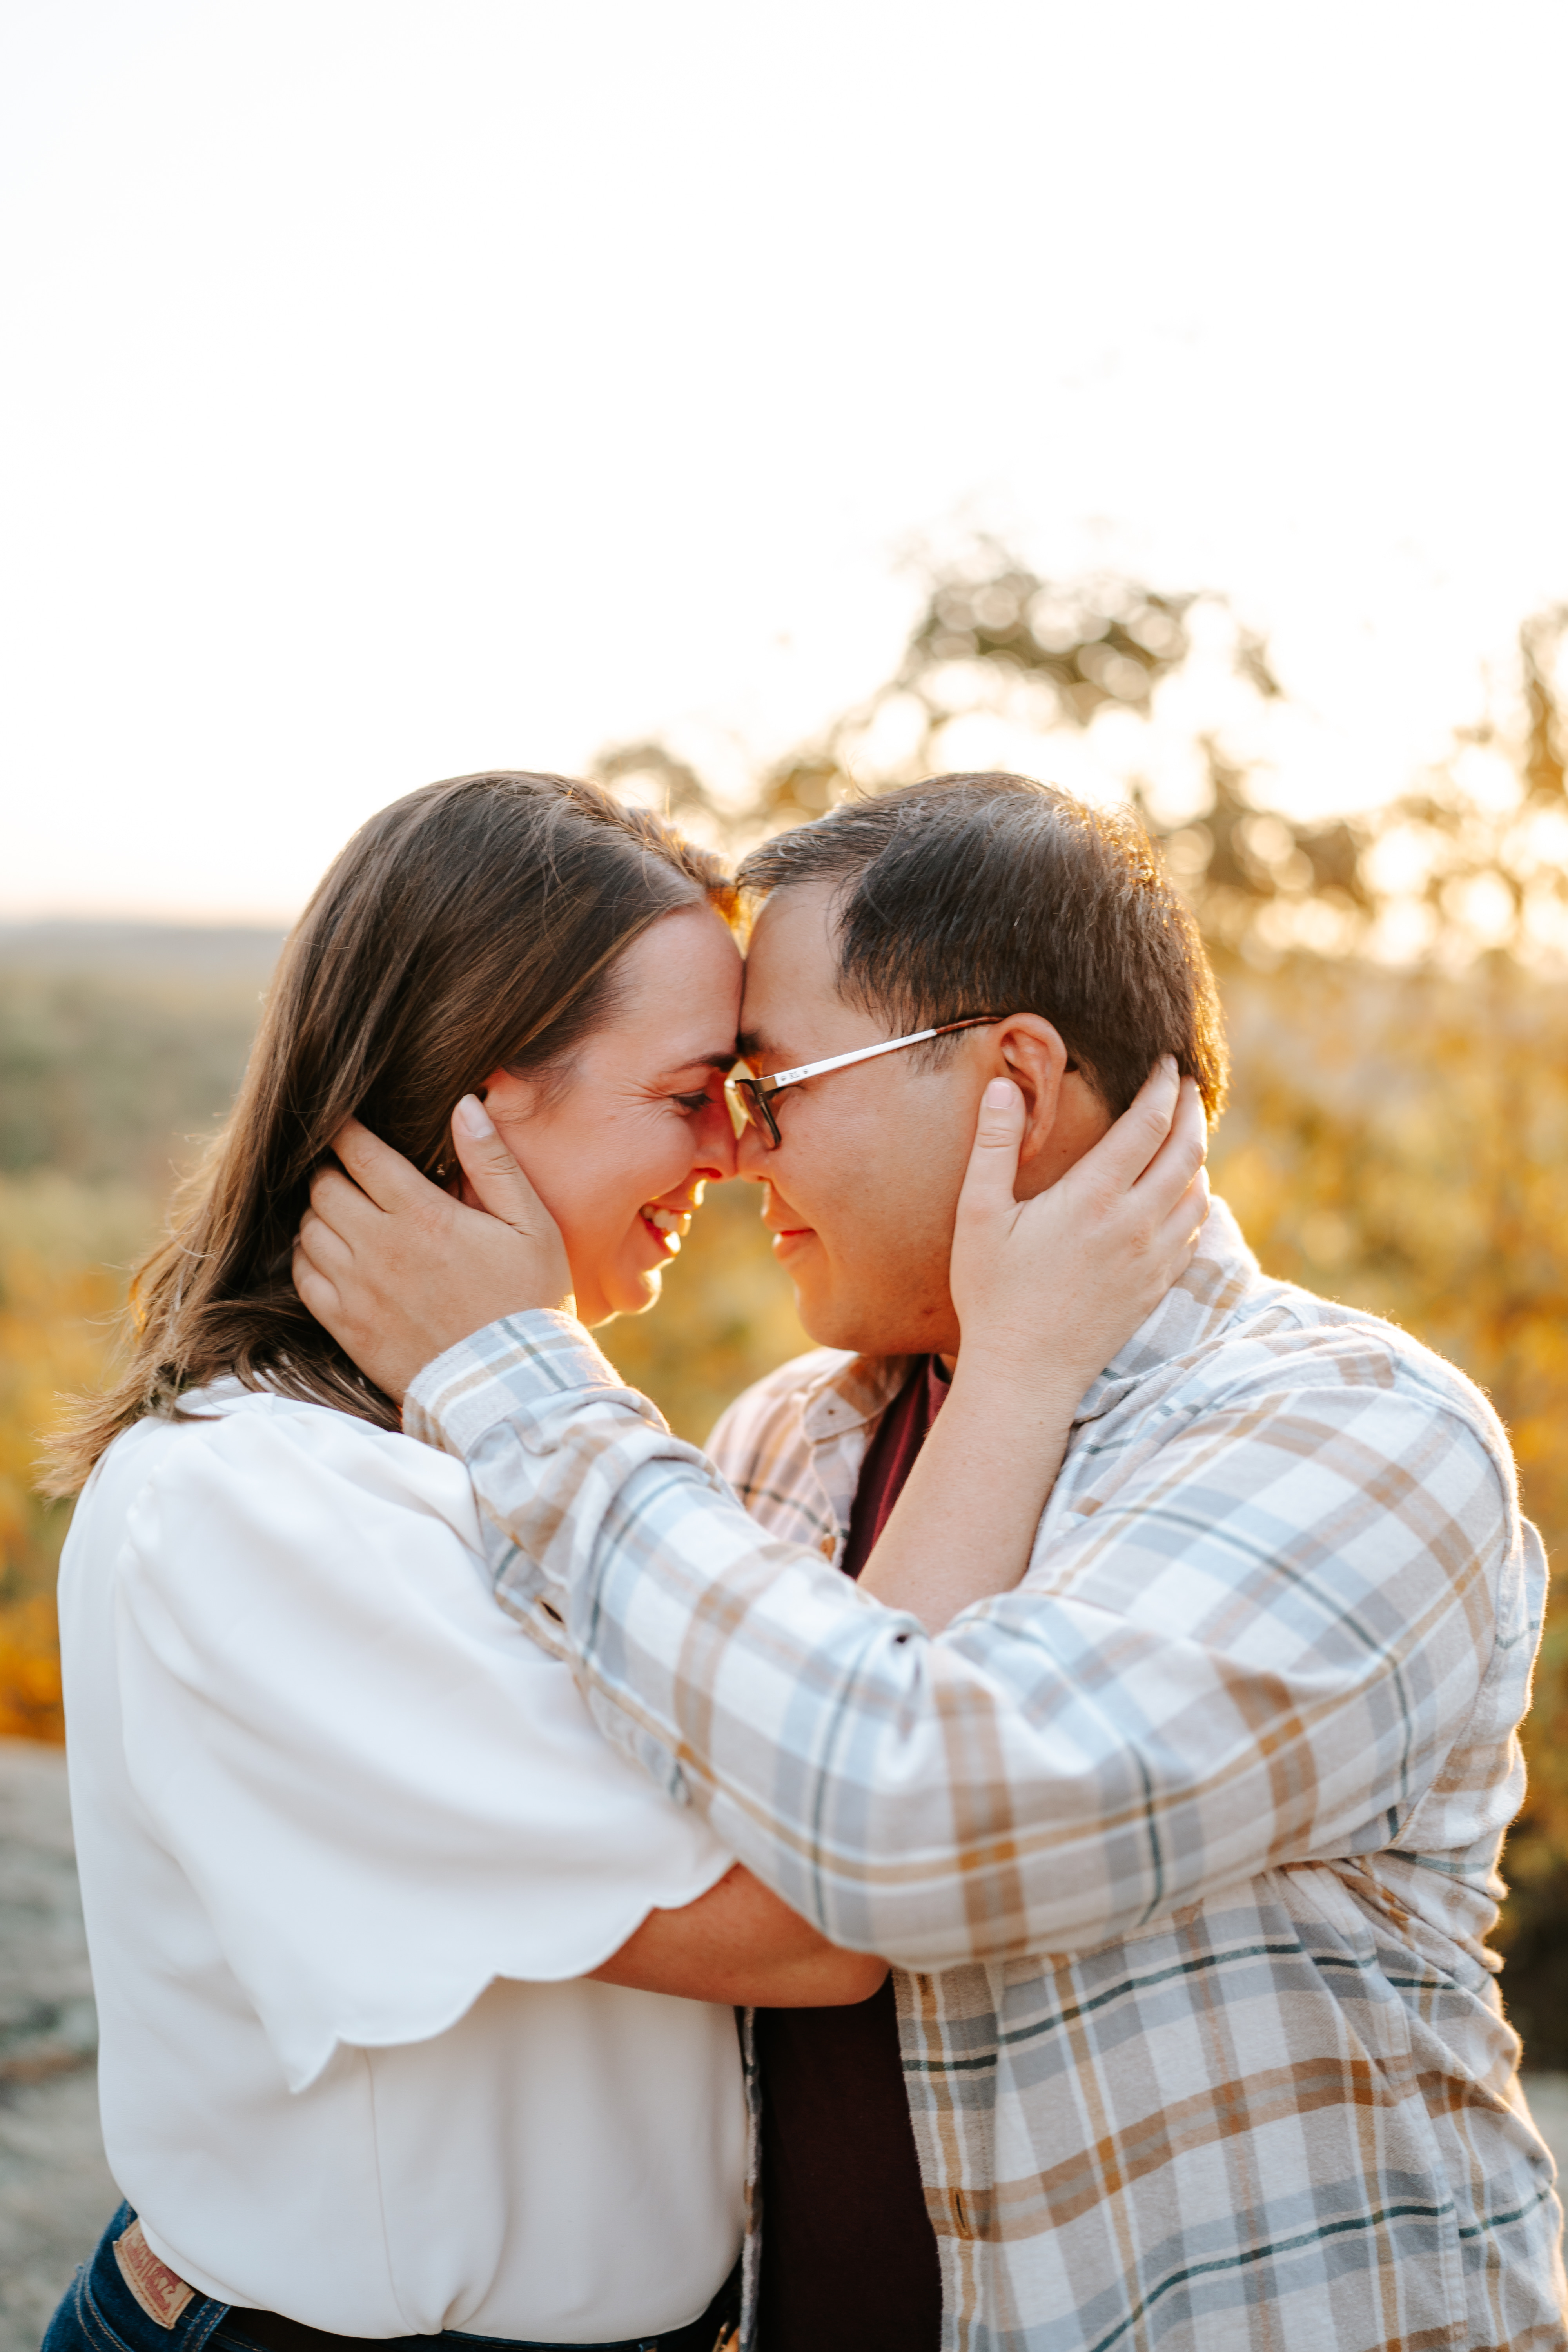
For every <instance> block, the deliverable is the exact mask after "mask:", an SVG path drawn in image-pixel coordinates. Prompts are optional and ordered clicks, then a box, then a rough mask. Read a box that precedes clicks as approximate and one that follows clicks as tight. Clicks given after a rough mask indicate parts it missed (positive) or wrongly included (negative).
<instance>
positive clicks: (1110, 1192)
mask: <svg viewBox="0 0 1568 2352" xmlns="http://www.w3.org/2000/svg"><path fill="white" fill-rule="evenodd" d="M1181 1088H1182V1080H1181V1079H1180V1077H1179V1076H1177V1072H1176V1064H1175V1060H1174V1057H1173V1055H1169V1054H1163V1055H1161V1057H1160V1059H1159V1060H1158V1061H1157V1062H1156V1063H1155V1065H1154V1066H1153V1068H1152V1070H1151V1071H1150V1073H1149V1075H1148V1076H1147V1077H1146V1078H1145V1079H1144V1081H1143V1083H1142V1086H1141V1087H1139V1089H1138V1092H1137V1093H1136V1094H1135V1095H1134V1096H1133V1097H1132V1100H1131V1103H1130V1104H1129V1105H1128V1107H1127V1108H1126V1109H1125V1110H1124V1111H1123V1112H1122V1114H1121V1118H1119V1119H1117V1120H1116V1121H1115V1122H1114V1123H1113V1125H1111V1126H1110V1128H1108V1129H1107V1130H1106V1132H1105V1133H1104V1134H1103V1135H1102V1136H1101V1137H1100V1141H1099V1142H1098V1143H1097V1144H1096V1145H1095V1146H1094V1148H1093V1149H1092V1150H1089V1151H1086V1152H1085V1154H1084V1156H1083V1158H1082V1159H1081V1160H1079V1161H1078V1162H1077V1164H1076V1165H1075V1166H1074V1167H1072V1168H1069V1169H1068V1172H1067V1175H1066V1176H1065V1177H1064V1178H1063V1180H1062V1181H1063V1182H1064V1183H1068V1184H1071V1185H1072V1186H1073V1187H1074V1190H1075V1191H1099V1190H1100V1189H1101V1188H1103V1190H1104V1192H1105V1193H1106V1195H1107V1196H1108V1198H1110V1199H1118V1198H1120V1197H1121V1196H1122V1195H1123V1194H1125V1193H1127V1192H1131V1189H1132V1187H1133V1186H1134V1185H1135V1184H1136V1183H1137V1181H1138V1179H1139V1178H1140V1177H1141V1176H1142V1174H1143V1173H1144V1171H1145V1170H1146V1169H1148V1168H1149V1167H1150V1166H1151V1164H1152V1162H1153V1160H1155V1159H1156V1158H1157V1157H1158V1155H1159V1153H1160V1151H1161V1150H1162V1149H1163V1146H1164V1144H1165V1143H1166V1141H1167V1139H1169V1136H1170V1132H1171V1126H1172V1121H1173V1119H1174V1118H1175V1116H1176V1110H1177V1106H1178V1104H1179V1102H1180V1100H1181Z"/></svg>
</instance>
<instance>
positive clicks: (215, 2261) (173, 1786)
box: [60, 1381, 745, 2343]
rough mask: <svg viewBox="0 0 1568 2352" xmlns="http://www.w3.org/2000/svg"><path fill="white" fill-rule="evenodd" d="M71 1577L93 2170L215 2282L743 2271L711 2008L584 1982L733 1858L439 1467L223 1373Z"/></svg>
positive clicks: (325, 2293) (111, 1470) (473, 2284)
mask: <svg viewBox="0 0 1568 2352" xmlns="http://www.w3.org/2000/svg"><path fill="white" fill-rule="evenodd" d="M184 1410H185V1411H186V1412H200V1413H203V1414H205V1415H206V1416H208V1417H207V1418H205V1419H202V1420H195V1421H193V1420H186V1419H182V1420H180V1421H177V1422H171V1421H167V1420H148V1421H145V1422H142V1423H140V1424H139V1425H138V1426H137V1427H136V1428H134V1429H132V1430H130V1431H128V1432H127V1433H125V1435H123V1436H122V1437H121V1438H120V1439H119V1440H117V1442H116V1443H115V1444H113V1445H112V1446H111V1447H110V1450H109V1453H108V1454H106V1456H105V1458H104V1460H103V1461H102V1462H101V1463H100V1465H99V1468H98V1470H97V1472H96V1473H95V1474H94V1476H93V1478H92V1480H91V1481H90V1483H89V1486H88V1488H87V1491H86V1493H85V1495H84V1496H83V1497H82V1500H81V1502H80V1503H79V1506H78V1508H77V1514H76V1518H75V1522H74V1524H73V1527H72V1528H71V1533H70V1538H69V1541H68V1546H67V1549H66V1556H65V1560H64V1564H63V1568H62V1573H61V1587H60V1614H61V1645H62V1652H63V1656H64V1669H65V1680H66V1706H67V1721H68V1756H69V1767H70V1785H71V1801H72V1810H73V1813H74V1817H75V1823H76V1835H77V1843H78V1850H79V1860H80V1868H81V1881H82V1896H83V1904H84V1907H85V1910H86V1915H87V1926H88V1936H89V1946H90V1949H91V1955H92V1965H93V1976H94V1981H95V1984H96V1987H97V1992H98V2000H99V2008H100V2021H101V2032H102V2050H101V2057H100V2098H101V2104H102V2112H103V2127H104V2142H105V2147H106V2149H107V2152H108V2157H109V2163H110V2170H111V2171H112V2172H113V2174H114V2177H115V2179H116V2180H117V2181H118V2182H119V2184H120V2187H121V2190H122V2191H123V2192H124V2194H125V2196H126V2197H127V2198H129V2200H131V2203H132V2205H133V2206H134V2207H135V2209H136V2210H137V2211H138V2212H139V2213H140V2215H141V2216H142V2224H143V2228H144V2230H145V2232H146V2236H147V2240H148V2242H149V2244H150V2245H151V2246H152V2248H153V2252H155V2253H157V2254H158V2255H159V2256H160V2257H161V2258H162V2259H163V2261H164V2262H166V2263H169V2264H170V2265H171V2266H172V2267H173V2268H174V2270H176V2271H177V2272H178V2273H180V2275H181V2276H182V2277H183V2278H185V2279H188V2280H189V2281H190V2282H191V2284H193V2285H194V2286H195V2287H196V2288H197V2289H198V2291H199V2292H200V2293H202V2294H211V2295H216V2296H218V2297H220V2298H221V2299H222V2300H223V2301H225V2302H228V2303H235V2304H240V2305H251V2306H253V2307H258V2308H261V2309H266V2310H273V2311H280V2312H283V2313H286V2314H287V2315H289V2317H290V2318H293V2319H297V2320H300V2321H303V2322H305V2323H306V2324H307V2325H309V2326H314V2327H320V2328H326V2329H330V2330H331V2331H333V2332H335V2333H338V2334H342V2335H356V2336H405V2335H411V2334H434V2333H437V2332H438V2331H440V2330H441V2329H443V2328H458V2329H463V2330H467V2331H468V2332H470V2333H473V2334H478V2335H488V2336H510V2337H522V2338H528V2337H533V2338H544V2339H546V2340H550V2341H553V2342H557V2343H572V2342H582V2343H592V2342H596V2341H603V2340H605V2338H606V2337H610V2338H613V2337H616V2336H629V2335H633V2334H638V2333H642V2332H645V2331H648V2330H658V2329H660V2328H667V2327H675V2326H680V2325H683V2324H684V2323H685V2322H686V2321H688V2320H690V2319H692V2318H695V2317H696V2316H697V2315H698V2314H699V2313H700V2311H701V2310H702V2309H703V2308H704V2307H705V2305H707V2304H708V2302H709V2301H710V2298H711V2296H712V2295H713V2294H714V2293H715V2292H716V2291H717V2289H718V2287H719V2286H720V2285H721V2283H722V2281H723V2279H724V2277H725V2275H726V2273H728V2271H729V2270H730V2267H731V2263H733V2261H734V2258H735V2254H736V2252H737V2249H738V2246H739V2243H740V2239H741V2231H742V2195H743V2174H744V2161H745V2148H744V2138H745V2116H744V2102H743V2096H742V2083H741V2074H740V2063H739V2053H738V2048H737V2042H736V2033H735V2022H734V2015H733V2012H732V2011H731V2010H730V2009H728V2008H719V2007H715V2006H713V2005H711V2004H709V2003H706V2002H700V2001H690V2000H673V1999H669V1998H668V1997H666V1996H663V1995H660V1994H657V1993H646V1992H635V1991H630V1990H625V1989H623V1988H621V1987H617V1986H612V1985H602V1984H594V1983H588V1982H585V1981H583V1979H584V1971H585V1970H587V1969H593V1968H596V1967H597V1966H598V1965H599V1964H600V1962H601V1961H603V1960H605V1959H606V1958H608V1957H609V1955H610V1954H611V1953H612V1952H614V1951H616V1949H618V1948H619V1947H620V1945H621V1944H623V1943H624V1942H625V1941H626V1937H628V1936H629V1935H630V1934H631V1933H632V1932H633V1930H634V1929H635V1928H636V1927H637V1926H638V1925H639V1923H640V1922H641V1921H642V1919H643V1918H644V1917H645V1916H647V1913H648V1912H649V1911H650V1910H651V1909H654V1908H656V1907H660V1908H677V1907H679V1906H681V1905H683V1904H685V1903H689V1902H691V1901H693V1900H694V1899H695V1898H696V1897H697V1896H698V1895H701V1894H703V1893H704V1892H705V1891H706V1890H707V1888H708V1887H710V1885H713V1884H714V1883H715V1881H716V1880H718V1879H719V1878H720V1877H721V1876H722V1874H723V1873H724V1872H725V1871H726V1870H727V1869H728V1868H729V1866H730V1864H731V1855H730V1854H729V1853H727V1852H726V1851H725V1849H724V1848H723V1847H722V1846H721V1844H720V1843H719V1842H718V1841H717V1839H716V1838H714V1837H713V1835H712V1834H711V1833H710V1832H709V1830H708V1829H707V1828H706V1827H705V1826H704V1825H703V1823H702V1822H700V1820H699V1818H698V1817H697V1815H696V1814H695V1813H693V1812H692V1811H689V1810H686V1809H683V1808H681V1807H680V1806H679V1805H677V1804H675V1803H672V1802H671V1801H668V1799H666V1798H665V1797H663V1796H662V1795H660V1794H659V1792H658V1790H655V1789H654V1788H653V1787H652V1786H651V1785H650V1784H649V1783H648V1781H647V1780H646V1779H645V1778H644V1776H643V1775H642V1774H641V1773H640V1772H639V1771H638V1770H637V1769H636V1768H635V1766H633V1765H631V1764H630V1763H628V1762H627V1761H626V1759H624V1758H622V1757H621V1756H619V1755H618V1754H616V1751H615V1750H614V1749H613V1748H610V1747H609V1745H608V1744H607V1743H606V1742H605V1740H604V1739H603V1738H601V1737H600V1736H599V1734H598V1733H597V1732H596V1731H595V1728H594V1726H593V1724H592V1722H591V1721H590V1719H589V1717H588V1714H587V1710H586V1708H585V1706H584V1703H583V1701H582V1699H581V1698H580V1697H579V1696H578V1693H577V1691H576V1688H575V1687H574V1683H573V1680H572V1676H571V1675H570V1673H569V1671H568V1670H567V1668H566V1667H565V1666H564V1665H563V1664H559V1663H558V1662H557V1661H555V1660H553V1659H552V1658H549V1657H547V1656H546V1655H544V1654H543V1653H542V1651H541V1650H539V1649H538V1648H537V1647H536V1645H535V1644H534V1643H532V1642H531V1640H530V1639H529V1638H528V1636H527V1634H526V1633H523V1632H522V1630H521V1628H520V1627H518V1626H517V1625H515V1624H512V1623H510V1622H509V1621H508V1620H507V1619H506V1618H505V1617H504V1616H503V1615H502V1614H501V1612H500V1611H499V1610H497V1608H496V1607H495V1605H494V1601H493V1600H492V1599H491V1596H490V1589H489V1577H488V1574H487V1572H486V1570H485V1567H484V1563H483V1558H482V1550H481V1545H480V1538H479V1526H478V1521H477V1518H476V1513H475V1505H474V1500H473V1496H472V1492H471V1489H470V1487H469V1484H468V1473H467V1471H466V1470H465V1469H464V1468H463V1466H462V1465H461V1464H459V1463H457V1462H453V1461H451V1460H449V1459H447V1458H445V1457H444V1456H442V1455H441V1454H437V1453H434V1452H433V1451H432V1450H431V1449H430V1448H429V1447H427V1446H425V1445H421V1444H416V1443H415V1442H414V1441H412V1440H411V1439H408V1438H405V1437H403V1436H399V1435H395V1434H389V1433H385V1432H384V1431H381V1430H377V1429H374V1428H373V1427H371V1426H370V1425H369V1424H368V1423H363V1422H360V1421H357V1420H355V1419H353V1417H352V1416H350V1415H348V1414H346V1413H342V1412H332V1411H330V1410H328V1409H327V1408H325V1407H323V1406H319V1405H307V1404H300V1403H296V1402H292V1401H290V1400H287V1399H284V1398H280V1397H278V1396H274V1395H269V1394H260V1395H258V1394H256V1393H254V1392H252V1391H247V1390H245V1389H243V1388H242V1387H241V1386H240V1385H239V1383H238V1382H237V1381H225V1382H221V1383H218V1384H216V1385H215V1386H214V1387H212V1388H210V1389H207V1390H205V1391H201V1392H200V1393H199V1394H195V1395H193V1396H191V1397H189V1398H188V1399H186V1400H185V1401H184Z"/></svg>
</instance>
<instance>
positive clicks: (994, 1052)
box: [985, 1013, 1110, 1201]
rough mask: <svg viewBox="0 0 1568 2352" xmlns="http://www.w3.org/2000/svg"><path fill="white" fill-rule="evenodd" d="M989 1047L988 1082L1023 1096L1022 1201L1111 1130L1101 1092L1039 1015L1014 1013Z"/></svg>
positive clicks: (1019, 1187) (999, 1027) (1000, 1026)
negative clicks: (1003, 1082) (1008, 1083)
mask: <svg viewBox="0 0 1568 2352" xmlns="http://www.w3.org/2000/svg"><path fill="white" fill-rule="evenodd" d="M987 1045H988V1047H989V1049H990V1057H989V1060H988V1066H987V1068H986V1071H985V1076H987V1078H1011V1079H1012V1080H1013V1082H1014V1084H1015V1085H1016V1087H1019V1088H1020V1089H1021V1091H1022V1093H1023V1097H1024V1141H1023V1146H1022V1148H1021V1150H1020V1151H1019V1153H1018V1185H1017V1191H1018V1198H1019V1199H1020V1200H1021V1201H1026V1200H1029V1199H1031V1198H1032V1197H1033V1195H1034V1194H1035V1193H1037V1192H1044V1191H1045V1190H1046V1188H1047V1185H1050V1184H1054V1183H1055V1182H1056V1181H1057V1180H1058V1177H1061V1176H1065V1175H1066V1174H1067V1171H1068V1169H1069V1168H1070V1167H1071V1166H1072V1164H1073V1162H1074V1160H1081V1158H1082V1157H1083V1155H1084V1153H1085V1152H1086V1151H1087V1150H1089V1146H1090V1145H1091V1144H1094V1143H1098V1142H1099V1140H1100V1137H1101V1136H1102V1135H1103V1134H1104V1133H1105V1130H1106V1129H1107V1128H1108V1127H1109V1126H1110V1112H1109V1111H1108V1110H1107V1109H1106V1107H1105V1104H1104V1102H1103V1101H1102V1100H1101V1098H1100V1092H1099V1089H1098V1088H1097V1087H1094V1086H1092V1085H1091V1084H1090V1083H1089V1079H1088V1078H1086V1077H1085V1076H1084V1074H1083V1071H1082V1070H1081V1069H1080V1067H1079V1065H1078V1063H1077V1062H1075V1061H1074V1060H1073V1058H1072V1055H1070V1054H1069V1053H1068V1049H1067V1046H1066V1045H1065V1044H1064V1043H1063V1041H1062V1036H1061V1033H1060V1031H1059V1030H1058V1029H1055V1028H1053V1027H1052V1025H1051V1024H1050V1023H1049V1022H1048V1021H1047V1020H1046V1019H1045V1018H1044V1017H1043V1016H1042V1015H1041V1014H1040V1013H1014V1014H1013V1015H1012V1016H1011V1018H1010V1019H1008V1020H1006V1021H1003V1022H999V1023H998V1024H997V1026H996V1027H995V1029H994V1030H993V1031H992V1033H991V1034H990V1036H989V1038H988V1039H987Z"/></svg>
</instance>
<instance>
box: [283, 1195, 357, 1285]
mask: <svg viewBox="0 0 1568 2352" xmlns="http://www.w3.org/2000/svg"><path fill="white" fill-rule="evenodd" d="M338 1181H339V1182H340V1183H343V1182H344V1181H345V1180H344V1179H343V1178H342V1177H340V1178H339V1180H338ZM349 1189H351V1190H352V1187H350V1188H349ZM294 1247H295V1249H296V1251H298V1252H300V1253H302V1254H303V1255H304V1257H305V1260H306V1262H307V1264H308V1265H312V1266H314V1267H315V1269H316V1271H317V1273H318V1274H321V1275H324V1276H326V1277H327V1279H328V1280H329V1281H331V1277H332V1276H333V1275H334V1274H341V1273H344V1272H346V1271H347V1269H348V1268H349V1267H350V1266H351V1265H353V1245H352V1244H350V1242H348V1241H347V1240H346V1239H345V1237H344V1236H343V1234H341V1233H340V1232H339V1231H338V1230H337V1229H336V1227H335V1226H333V1225H332V1224H331V1223H330V1222H329V1220H328V1219H327V1218H325V1217H323V1216H321V1214H320V1213H319V1212H318V1211H317V1210H316V1209H315V1208H313V1207H312V1208H309V1209H307V1210H306V1212H305V1213H304V1215H303V1216H302V1217H301V1218H300V1230H299V1232H298V1234H296V1235H295V1237H294Z"/></svg>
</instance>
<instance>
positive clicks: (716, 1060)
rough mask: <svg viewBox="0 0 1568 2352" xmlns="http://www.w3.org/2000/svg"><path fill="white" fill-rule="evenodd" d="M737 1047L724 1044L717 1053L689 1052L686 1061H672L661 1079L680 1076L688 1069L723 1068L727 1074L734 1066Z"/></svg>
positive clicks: (661, 1073) (661, 1074)
mask: <svg viewBox="0 0 1568 2352" xmlns="http://www.w3.org/2000/svg"><path fill="white" fill-rule="evenodd" d="M736 1057H737V1049H736V1047H735V1046H733V1045H725V1046H722V1047H721V1049H720V1051H719V1052H718V1053H716V1054H689V1055H687V1057H686V1059H685V1061H684V1062H672V1063H671V1064H670V1066H669V1067H668V1070H662V1071H660V1073H659V1076H660V1080H661V1082H662V1080H664V1079H665V1078H679V1077H680V1076H684V1074H685V1072H686V1071H688V1070H722V1071H724V1072H725V1073H726V1075H727V1074H728V1073H729V1072H730V1071H731V1070H732V1069H733V1068H734V1066H735V1062H736Z"/></svg>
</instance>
